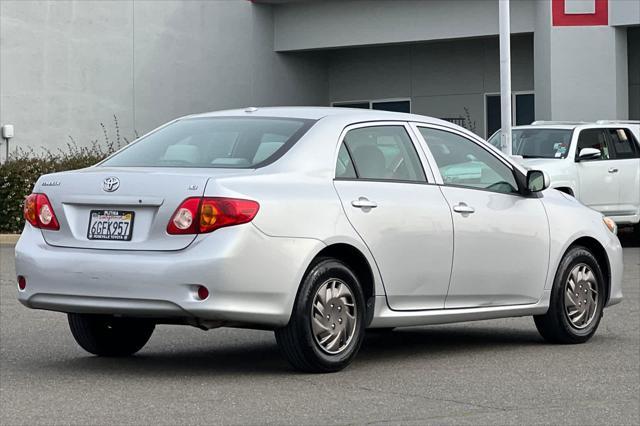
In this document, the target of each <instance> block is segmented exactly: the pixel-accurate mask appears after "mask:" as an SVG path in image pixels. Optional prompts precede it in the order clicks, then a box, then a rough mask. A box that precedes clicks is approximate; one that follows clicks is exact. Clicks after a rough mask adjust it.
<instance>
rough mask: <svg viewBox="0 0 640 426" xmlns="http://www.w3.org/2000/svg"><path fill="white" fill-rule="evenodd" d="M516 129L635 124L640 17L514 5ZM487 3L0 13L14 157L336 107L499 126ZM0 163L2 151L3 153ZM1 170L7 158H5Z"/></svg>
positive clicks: (613, 6) (555, 2) (20, 7)
mask: <svg viewBox="0 0 640 426" xmlns="http://www.w3.org/2000/svg"><path fill="white" fill-rule="evenodd" d="M511 32H512V38H511V61H512V63H511V70H512V75H511V80H512V83H511V86H512V90H513V93H512V104H513V108H512V110H513V122H514V124H528V123H530V122H532V121H533V120H585V121H589V120H597V119H636V120H637V119H640V2H638V1H636V0H511ZM499 69H500V63H499V43H498V0H424V1H418V0H415V1H410V0H395V1H394V0H377V1H375V0H372V1H350V0H343V1H323V0H254V1H246V0H220V1H215V0H202V1H198V0H193V1H150V0H104V1H92V0H59V1H53V0H29V1H23V0H2V2H0V124H13V125H14V126H15V137H14V138H13V139H12V140H11V147H12V148H14V147H16V146H22V147H33V148H38V147H40V146H45V147H47V148H49V149H56V148H57V147H61V146H64V145H65V144H66V143H67V142H68V140H69V139H68V138H69V136H72V137H73V139H74V140H76V141H77V142H78V143H89V142H90V141H91V140H95V139H100V138H101V135H102V129H101V128H100V123H104V124H105V125H106V128H107V132H108V134H109V135H110V137H112V138H113V137H114V136H115V133H114V132H115V129H114V125H113V117H114V115H115V116H116V117H117V119H118V131H119V132H120V133H121V134H123V135H127V136H130V135H133V134H134V132H138V133H144V132H146V131H148V130H151V129H152V128H154V127H155V126H157V125H160V124H162V123H163V122H165V121H168V120H170V119H172V118H175V117H178V116H182V115H187V114H191V113H196V112H203V111H211V110H218V109H226V108H236V107H245V106H267V105H334V106H351V107H358V108H373V109H389V110H396V111H410V112H412V113H417V114H425V115H430V116H434V117H438V118H443V119H446V120H450V121H453V122H455V123H458V124H461V125H463V126H465V127H467V128H470V129H472V130H474V131H475V132H476V133H478V134H479V135H481V136H485V137H486V136H489V135H490V134H491V133H492V132H493V131H494V130H496V129H497V128H498V127H499V126H500V96H499V90H500V73H499ZM0 152H2V156H4V147H3V148H2V149H0ZM0 158H2V157H0Z"/></svg>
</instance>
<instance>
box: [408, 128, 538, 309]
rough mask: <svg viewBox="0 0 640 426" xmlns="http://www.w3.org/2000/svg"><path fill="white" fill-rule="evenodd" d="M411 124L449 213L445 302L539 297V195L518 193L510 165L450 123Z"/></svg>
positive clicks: (462, 304) (496, 302)
mask: <svg viewBox="0 0 640 426" xmlns="http://www.w3.org/2000/svg"><path fill="white" fill-rule="evenodd" d="M416 128H417V131H418V132H419V134H420V135H421V136H422V138H423V139H424V142H425V145H426V148H428V152H429V154H430V156H431V158H432V164H434V165H435V166H434V174H436V180H437V181H438V183H439V184H441V185H442V186H441V189H442V193H443V194H444V196H445V198H446V200H447V201H448V203H449V206H450V207H451V211H452V215H453V228H454V260H453V268H452V274H451V284H450V286H449V292H448V295H447V299H446V303H445V308H452V309H455V308H473V307H482V306H504V305H518V304H530V303H536V302H537V301H538V300H539V299H540V298H541V297H542V294H543V289H544V285H545V281H546V275H547V267H548V262H549V226H548V221H547V215H546V212H545V210H544V207H543V205H542V202H541V200H540V199H539V198H528V197H524V196H522V195H521V194H520V193H519V191H518V189H519V188H518V184H517V181H516V179H515V175H514V171H513V169H512V166H510V165H509V164H507V163H506V162H503V161H502V160H501V159H499V158H498V157H497V156H496V155H494V154H493V153H492V152H490V150H489V149H488V148H485V147H483V146H481V145H480V144H479V143H477V142H475V141H473V140H471V139H469V138H468V137H466V136H465V135H463V134H461V133H457V132H455V131H454V130H451V129H446V128H440V127H438V126H426V125H425V126H422V125H417V127H416ZM435 167H437V170H436V169H435Z"/></svg>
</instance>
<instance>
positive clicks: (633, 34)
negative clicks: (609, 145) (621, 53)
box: [627, 27, 640, 120]
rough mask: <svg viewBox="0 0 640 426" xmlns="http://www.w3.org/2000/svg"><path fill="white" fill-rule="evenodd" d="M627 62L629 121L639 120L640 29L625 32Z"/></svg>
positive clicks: (635, 28)
mask: <svg viewBox="0 0 640 426" xmlns="http://www.w3.org/2000/svg"><path fill="white" fill-rule="evenodd" d="M627 44H628V46H627V48H628V51H627V58H628V61H629V119H631V120H640V27H634V28H629V29H628V31H627Z"/></svg>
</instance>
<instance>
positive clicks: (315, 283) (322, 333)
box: [275, 259, 365, 373]
mask: <svg viewBox="0 0 640 426" xmlns="http://www.w3.org/2000/svg"><path fill="white" fill-rule="evenodd" d="M364 314H365V303H364V295H363V293H362V288H361V286H360V283H359V282H358V278H357V277H356V275H355V274H354V273H353V272H352V271H351V269H349V267H348V266H347V265H345V264H344V263H342V262H340V261H339V260H336V259H321V260H320V261H318V262H317V263H316V264H315V265H314V266H313V267H312V268H311V269H310V270H309V271H308V272H307V274H306V275H305V277H304V279H303V281H302V285H301V287H300V290H299V292H298V295H297V297H296V302H295V305H294V308H293V313H292V315H291V319H290V320H289V324H287V326H286V327H283V328H281V329H278V330H276V331H275V335H276V341H277V342H278V346H279V347H280V349H281V351H282V353H283V354H284V356H285V357H286V358H287V360H288V361H289V363H290V364H291V365H292V366H293V367H295V368H296V369H298V370H301V371H305V372H309V373H329V372H334V371H339V370H342V369H343V368H345V367H346V366H347V365H349V364H350V363H351V361H352V360H353V358H354V357H355V356H356V354H357V353H358V350H359V349H360V345H361V344H362V340H363V337H364V330H365V324H364V318H365V315H364Z"/></svg>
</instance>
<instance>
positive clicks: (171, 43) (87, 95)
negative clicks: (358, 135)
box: [0, 0, 328, 158]
mask: <svg viewBox="0 0 640 426" xmlns="http://www.w3.org/2000/svg"><path fill="white" fill-rule="evenodd" d="M273 38H274V35H273V15H272V9H271V6H269V5H254V4H252V3H250V2H248V1H240V0H238V1H236V0H234V1H227V0H219V1H215V0H201V1H197V0H196V1H188V2H186V1H164V0H163V1H153V0H149V1H146V0H135V2H134V1H133V0H104V1H90V0H89V1H88V0H58V1H49V0H46V1H45V0H25V1H23V0H2V1H0V123H2V124H13V125H14V126H15V129H16V136H15V138H14V139H12V145H11V146H12V147H15V146H22V147H34V148H39V147H41V146H46V148H48V149H52V150H55V149H56V148H58V147H63V146H64V145H65V144H66V143H67V141H68V136H73V138H74V139H75V140H76V141H77V142H78V143H81V144H86V143H88V142H89V141H90V140H92V139H100V140H102V130H101V128H100V126H99V124H100V123H101V122H103V123H105V124H106V126H107V129H108V130H109V133H110V137H111V138H113V137H115V134H114V126H113V115H114V114H115V115H117V117H118V119H119V122H120V131H121V133H122V134H123V135H124V136H129V137H130V136H132V135H133V134H134V129H135V130H137V131H138V132H139V133H144V132H146V131H148V130H150V129H152V128H154V127H156V126H158V125H160V124H162V123H163V122H165V121H167V120H170V119H172V118H175V117H177V116H181V115H186V114H191V113H197V112H204V111H211V110H217V109H224V108H235V107H243V106H248V105H281V104H311V105H314V104H315V105H318V104H320V105H323V104H326V103H327V102H328V99H327V71H326V65H325V62H324V55H323V54H322V53H314V54H305V55H295V56H292V55H285V54H278V53H275V52H274V49H273ZM2 148H4V147H2ZM0 152H1V153H2V154H0V155H2V156H3V155H4V149H1V150H0ZM0 158H2V157H0Z"/></svg>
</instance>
